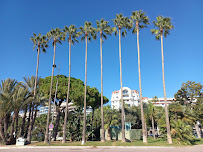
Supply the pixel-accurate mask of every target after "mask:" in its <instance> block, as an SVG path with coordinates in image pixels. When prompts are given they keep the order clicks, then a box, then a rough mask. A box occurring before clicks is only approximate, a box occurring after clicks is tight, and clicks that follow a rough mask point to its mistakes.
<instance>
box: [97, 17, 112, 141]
mask: <svg viewBox="0 0 203 152" xmlns="http://www.w3.org/2000/svg"><path fill="white" fill-rule="evenodd" d="M96 23H97V32H99V34H100V58H101V128H102V137H101V142H105V132H104V111H103V59H102V56H103V55H102V43H103V38H104V39H107V35H110V34H111V27H110V25H108V21H105V20H104V19H103V18H102V19H101V20H100V21H96Z"/></svg>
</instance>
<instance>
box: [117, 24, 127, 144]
mask: <svg viewBox="0 0 203 152" xmlns="http://www.w3.org/2000/svg"><path fill="white" fill-rule="evenodd" d="M119 59H120V84H121V123H122V142H126V140H125V122H124V115H125V114H124V103H123V81H122V61H121V29H120V28H119Z"/></svg>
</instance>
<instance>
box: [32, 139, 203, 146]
mask: <svg viewBox="0 0 203 152" xmlns="http://www.w3.org/2000/svg"><path fill="white" fill-rule="evenodd" d="M201 144H203V139H200V140H198V139H196V141H195V143H194V145H201ZM33 145H35V146H48V145H49V144H44V142H38V143H35V144H33ZM50 146H181V145H179V144H167V141H166V140H163V139H162V138H157V139H155V140H154V139H153V138H151V137H150V138H148V144H144V143H143V142H142V140H134V141H132V142H126V143H123V142H121V141H113V140H112V141H106V142H105V143H102V142H100V141H87V142H86V143H85V145H81V142H80V141H77V142H67V143H64V144H63V143H61V142H60V141H52V142H51V144H50Z"/></svg>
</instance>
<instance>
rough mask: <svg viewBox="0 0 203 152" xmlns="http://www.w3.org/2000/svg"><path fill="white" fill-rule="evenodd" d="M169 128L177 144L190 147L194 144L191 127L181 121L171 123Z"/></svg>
mask: <svg viewBox="0 0 203 152" xmlns="http://www.w3.org/2000/svg"><path fill="white" fill-rule="evenodd" d="M171 128H172V130H171V133H172V137H173V138H174V141H175V142H176V143H177V144H185V145H191V144H192V143H193V142H194V136H193V135H192V127H191V126H190V125H187V124H185V123H184V122H183V121H182V120H180V119H179V120H177V121H173V122H172V123H171Z"/></svg>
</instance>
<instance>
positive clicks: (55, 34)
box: [44, 28, 63, 143]
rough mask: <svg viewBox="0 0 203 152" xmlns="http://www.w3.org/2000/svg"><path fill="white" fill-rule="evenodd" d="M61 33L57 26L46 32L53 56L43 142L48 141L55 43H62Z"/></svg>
mask: <svg viewBox="0 0 203 152" xmlns="http://www.w3.org/2000/svg"><path fill="white" fill-rule="evenodd" d="M62 34H63V32H62V31H61V29H59V28H56V29H53V28H52V30H51V31H49V32H48V33H47V37H48V39H49V40H52V41H53V43H52V45H53V46H54V56H53V65H52V75H51V84H50V93H49V109H48V114H47V125H46V133H45V139H44V143H48V133H49V119H50V109H51V93H52V85H53V76H54V68H55V67H56V65H55V55H56V44H57V43H59V44H62V43H61V39H62Z"/></svg>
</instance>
